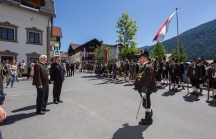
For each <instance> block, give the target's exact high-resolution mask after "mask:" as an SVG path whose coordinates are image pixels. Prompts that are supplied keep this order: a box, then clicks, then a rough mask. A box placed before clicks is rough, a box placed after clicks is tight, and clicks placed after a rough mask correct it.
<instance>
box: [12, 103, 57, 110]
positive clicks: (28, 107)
mask: <svg viewBox="0 0 216 139" xmlns="http://www.w3.org/2000/svg"><path fill="white" fill-rule="evenodd" d="M50 104H53V102H49V103H47V105H50ZM32 109H36V105H31V106H26V107H23V108H19V109H16V110H13V111H11V112H13V113H15V112H20V111H27V110H32Z"/></svg>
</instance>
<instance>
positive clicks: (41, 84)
mask: <svg viewBox="0 0 216 139" xmlns="http://www.w3.org/2000/svg"><path fill="white" fill-rule="evenodd" d="M32 85H35V86H36V89H37V100H36V114H38V115H44V114H45V113H44V112H48V111H50V110H49V109H47V108H46V106H47V101H48V96H49V80H48V68H47V56H46V55H41V56H40V57H39V62H38V63H36V64H35V65H34V76H33V84H32Z"/></svg>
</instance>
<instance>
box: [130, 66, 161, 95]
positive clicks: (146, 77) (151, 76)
mask: <svg viewBox="0 0 216 139" xmlns="http://www.w3.org/2000/svg"><path fill="white" fill-rule="evenodd" d="M144 70H145V72H144V74H143V75H142V78H140V79H138V78H136V80H135V82H134V86H135V87H134V88H135V90H142V88H143V87H146V88H147V89H148V90H147V93H150V94H151V93H152V92H156V91H157V88H156V81H155V73H154V70H153V67H152V65H150V64H146V65H145V66H143V67H141V69H140V71H139V72H138V74H139V73H142V72H143V71H144Z"/></svg>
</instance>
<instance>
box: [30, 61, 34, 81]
mask: <svg viewBox="0 0 216 139" xmlns="http://www.w3.org/2000/svg"><path fill="white" fill-rule="evenodd" d="M30 76H31V78H32V79H33V76H34V64H33V63H32V66H31V72H30Z"/></svg>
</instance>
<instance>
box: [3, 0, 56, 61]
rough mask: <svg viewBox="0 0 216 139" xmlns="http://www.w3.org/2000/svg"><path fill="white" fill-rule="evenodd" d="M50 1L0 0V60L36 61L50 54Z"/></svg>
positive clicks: (51, 15)
mask: <svg viewBox="0 0 216 139" xmlns="http://www.w3.org/2000/svg"><path fill="white" fill-rule="evenodd" d="M54 17H56V14H55V4H54V2H53V1H52V0H0V57H1V59H2V60H5V59H9V60H12V59H15V60H17V61H18V62H21V61H22V60H25V62H26V63H27V61H31V62H36V61H37V60H38V58H39V56H40V55H41V54H46V55H48V57H49V55H50V51H49V50H50V34H51V26H52V23H53V18H54Z"/></svg>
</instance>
